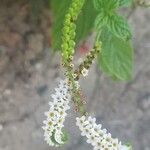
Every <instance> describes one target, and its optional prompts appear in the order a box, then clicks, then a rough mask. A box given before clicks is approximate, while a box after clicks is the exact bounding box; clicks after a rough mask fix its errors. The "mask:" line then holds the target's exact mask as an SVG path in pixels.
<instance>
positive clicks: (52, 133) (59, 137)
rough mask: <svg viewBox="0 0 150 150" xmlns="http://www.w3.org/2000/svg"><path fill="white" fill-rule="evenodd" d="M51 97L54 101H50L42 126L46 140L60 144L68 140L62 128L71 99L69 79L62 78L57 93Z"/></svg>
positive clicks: (56, 144) (51, 144)
mask: <svg viewBox="0 0 150 150" xmlns="http://www.w3.org/2000/svg"><path fill="white" fill-rule="evenodd" d="M51 97H52V99H53V101H52V102H49V105H50V108H49V111H48V112H45V115H46V117H47V119H46V120H44V121H43V123H44V126H43V127H42V128H43V129H44V132H45V133H44V137H45V141H46V142H47V143H48V144H49V145H50V146H60V145H62V144H64V143H65V140H66V137H65V133H64V131H63V130H62V128H63V127H64V125H63V123H64V121H65V117H66V115H67V113H66V111H67V110H68V109H69V108H70V106H69V101H70V100H71V95H70V88H69V86H68V80H61V81H60V83H59V85H58V88H55V94H52V95H51Z"/></svg>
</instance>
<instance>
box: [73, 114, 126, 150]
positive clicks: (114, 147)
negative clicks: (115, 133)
mask: <svg viewBox="0 0 150 150" xmlns="http://www.w3.org/2000/svg"><path fill="white" fill-rule="evenodd" d="M76 125H77V126H78V127H79V129H80V130H81V135H82V136H86V138H87V143H90V144H91V145H92V146H93V147H94V150H129V149H125V148H126V147H124V146H123V145H121V142H119V141H118V139H114V138H112V137H111V134H110V133H107V130H106V129H102V125H101V124H99V125H98V124H96V119H95V118H92V117H88V118H87V119H86V117H85V116H82V117H81V118H76Z"/></svg>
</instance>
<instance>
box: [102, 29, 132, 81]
mask: <svg viewBox="0 0 150 150" xmlns="http://www.w3.org/2000/svg"><path fill="white" fill-rule="evenodd" d="M101 40H102V43H103V44H102V52H101V53H100V56H99V64H100V67H101V69H102V70H103V71H104V72H105V73H107V74H108V75H110V76H111V77H113V78H114V79H118V80H129V79H131V78H132V70H133V49H132V47H131V44H130V42H129V41H124V40H122V39H119V38H117V37H115V36H114V35H112V34H111V33H109V32H103V33H102V36H101Z"/></svg>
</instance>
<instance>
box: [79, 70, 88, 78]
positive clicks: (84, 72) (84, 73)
mask: <svg viewBox="0 0 150 150" xmlns="http://www.w3.org/2000/svg"><path fill="white" fill-rule="evenodd" d="M88 72H89V71H88V70H87V69H86V68H83V69H82V71H81V73H82V75H83V76H84V77H86V76H87V75H88Z"/></svg>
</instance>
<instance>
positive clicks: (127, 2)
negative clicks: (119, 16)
mask: <svg viewBox="0 0 150 150" xmlns="http://www.w3.org/2000/svg"><path fill="white" fill-rule="evenodd" d="M132 2H133V0H119V6H120V7H129V6H131V4H132Z"/></svg>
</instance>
